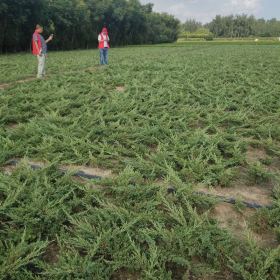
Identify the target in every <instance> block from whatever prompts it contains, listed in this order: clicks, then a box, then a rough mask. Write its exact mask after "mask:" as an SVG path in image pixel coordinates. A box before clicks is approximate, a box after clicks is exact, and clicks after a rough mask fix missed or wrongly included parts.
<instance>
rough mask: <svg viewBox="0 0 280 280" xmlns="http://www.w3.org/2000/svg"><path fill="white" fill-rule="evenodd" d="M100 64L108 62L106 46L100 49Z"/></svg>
mask: <svg viewBox="0 0 280 280" xmlns="http://www.w3.org/2000/svg"><path fill="white" fill-rule="evenodd" d="M100 64H101V65H106V64H108V48H104V49H100Z"/></svg>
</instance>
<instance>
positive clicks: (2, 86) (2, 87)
mask: <svg viewBox="0 0 280 280" xmlns="http://www.w3.org/2000/svg"><path fill="white" fill-rule="evenodd" d="M9 86H10V84H0V89H5V88H7V87H9Z"/></svg>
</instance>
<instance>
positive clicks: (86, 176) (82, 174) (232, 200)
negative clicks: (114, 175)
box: [7, 159, 273, 209]
mask: <svg viewBox="0 0 280 280" xmlns="http://www.w3.org/2000/svg"><path fill="white" fill-rule="evenodd" d="M19 163H20V161H19V160H16V159H13V160H9V161H8V162H7V165H11V166H17V165H18V164H19ZM28 164H29V166H30V167H31V168H32V169H33V170H38V169H42V168H43V166H42V165H39V164H33V163H28ZM58 170H59V171H60V172H61V173H62V174H64V175H65V174H67V173H68V172H69V171H70V170H69V169H67V168H58ZM73 176H76V177H80V178H84V179H89V180H93V179H95V180H101V179H102V177H101V176H97V175H92V174H88V173H86V172H84V171H76V172H75V173H73ZM168 192H169V193H175V192H176V189H175V188H174V187H169V188H168ZM194 194H196V195H201V196H207V197H211V198H214V199H218V200H220V201H222V202H225V203H229V204H233V205H235V204H238V203H241V204H243V205H244V206H245V207H247V208H251V209H262V208H268V209H271V208H272V207H273V205H262V204H258V203H256V202H248V201H244V200H243V201H242V200H238V199H236V198H234V197H226V196H221V195H216V194H209V193H206V192H202V191H199V192H198V191H196V192H194Z"/></svg>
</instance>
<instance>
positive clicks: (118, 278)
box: [110, 268, 141, 280]
mask: <svg viewBox="0 0 280 280" xmlns="http://www.w3.org/2000/svg"><path fill="white" fill-rule="evenodd" d="M140 279H141V275H140V273H138V272H129V271H128V270H127V269H124V268H123V269H119V270H118V271H115V272H114V273H113V275H112V276H111V278H110V280H140Z"/></svg>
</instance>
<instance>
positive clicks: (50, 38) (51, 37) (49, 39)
mask: <svg viewBox="0 0 280 280" xmlns="http://www.w3.org/2000/svg"><path fill="white" fill-rule="evenodd" d="M52 39H53V34H51V36H50V37H49V38H48V39H47V40H46V44H47V43H48V42H50V41H51V40H52Z"/></svg>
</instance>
